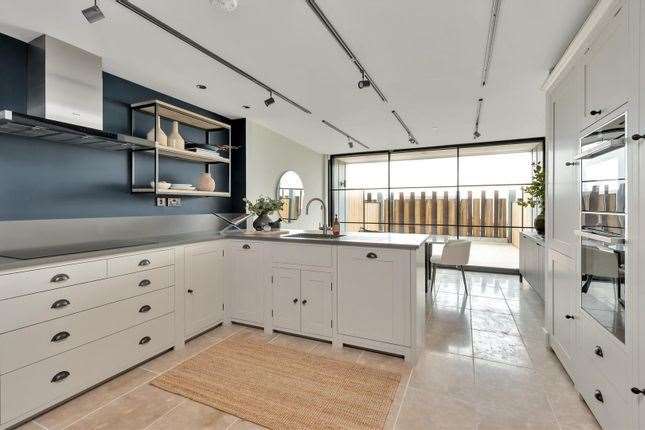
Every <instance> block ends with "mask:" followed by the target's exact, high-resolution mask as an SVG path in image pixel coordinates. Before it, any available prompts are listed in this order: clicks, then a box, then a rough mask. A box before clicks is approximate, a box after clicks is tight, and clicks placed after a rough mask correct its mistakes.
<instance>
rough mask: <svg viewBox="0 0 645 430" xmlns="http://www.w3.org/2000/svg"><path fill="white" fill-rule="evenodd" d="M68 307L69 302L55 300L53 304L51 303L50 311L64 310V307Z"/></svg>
mask: <svg viewBox="0 0 645 430" xmlns="http://www.w3.org/2000/svg"><path fill="white" fill-rule="evenodd" d="M69 305H71V303H70V301H69V300H67V299H60V300H56V301H55V302H54V303H52V305H51V308H52V309H61V308H64V307H66V306H69Z"/></svg>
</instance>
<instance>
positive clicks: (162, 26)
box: [116, 0, 311, 114]
mask: <svg viewBox="0 0 645 430" xmlns="http://www.w3.org/2000/svg"><path fill="white" fill-rule="evenodd" d="M116 2H117V3H118V4H120V5H121V6H123V7H125V8H126V9H128V10H130V11H131V12H133V13H135V14H136V15H139V16H140V17H141V18H143V19H145V20H146V21H148V22H149V23H151V24H154V25H155V26H157V27H159V28H160V29H162V30H164V31H165V32H167V33H169V34H171V35H172V36H174V37H176V38H177V39H179V40H181V41H182V42H184V43H186V44H187V45H189V46H192V47H193V48H195V49H196V50H198V51H199V52H201V53H202V54H204V55H206V56H207V57H210V58H211V59H213V60H215V61H217V62H218V63H220V64H221V65H223V66H224V67H227V68H228V69H230V70H232V71H233V72H235V73H237V74H238V75H240V76H242V77H243V78H246V79H248V80H249V81H251V82H253V83H254V84H256V85H257V86H259V87H262V88H264V89H265V90H266V91H268V92H269V93H271V94H272V95H275V96H277V97H279V98H281V99H282V100H284V101H285V102H287V103H289V104H290V105H292V106H293V107H295V108H297V109H300V110H301V111H303V112H304V113H307V114H311V111H310V110H309V109H307V108H306V107H304V106H302V105H300V104H298V103H296V102H295V101H293V100H292V99H290V98H289V97H287V96H286V95H284V94H282V93H281V92H279V91H276V90H275V89H274V88H272V87H270V86H269V85H267V84H265V83H264V82H262V81H260V80H259V79H257V78H255V77H254V76H252V75H250V74H249V73H247V72H245V71H244V70H242V69H240V68H239V67H237V66H236V65H235V64H233V63H231V62H229V61H227V60H225V59H224V58H222V57H220V56H219V55H217V54H215V53H214V52H213V51H211V50H209V49H208V48H206V47H204V46H203V45H200V44H199V43H197V42H196V41H194V40H193V39H191V38H189V37H188V36H186V35H185V34H183V33H181V32H180V31H178V30H176V29H175V28H173V27H171V26H170V25H168V24H166V23H165V22H163V21H161V20H159V19H157V18H156V17H154V16H153V15H151V14H149V13H148V12H146V11H145V10H143V9H141V8H140V7H138V6H135V5H134V4H132V3H131V2H129V1H128V0H116Z"/></svg>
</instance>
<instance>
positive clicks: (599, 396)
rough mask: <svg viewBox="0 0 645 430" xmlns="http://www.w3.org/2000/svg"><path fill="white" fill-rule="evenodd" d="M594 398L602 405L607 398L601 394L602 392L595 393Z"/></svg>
mask: <svg viewBox="0 0 645 430" xmlns="http://www.w3.org/2000/svg"><path fill="white" fill-rule="evenodd" d="M593 396H594V398H595V399H596V400H598V401H599V402H600V403H605V398H604V397H603V396H602V393H601V392H600V390H596V391H594V393H593Z"/></svg>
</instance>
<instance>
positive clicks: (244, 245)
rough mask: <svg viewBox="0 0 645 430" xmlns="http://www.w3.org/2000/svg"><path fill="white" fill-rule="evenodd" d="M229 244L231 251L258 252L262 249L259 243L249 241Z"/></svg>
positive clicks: (236, 241)
mask: <svg viewBox="0 0 645 430" xmlns="http://www.w3.org/2000/svg"><path fill="white" fill-rule="evenodd" d="M230 243H231V245H230V246H231V250H244V251H245V250H251V249H256V250H259V249H260V248H261V247H262V244H261V243H260V242H252V241H250V240H232V241H231V242H230Z"/></svg>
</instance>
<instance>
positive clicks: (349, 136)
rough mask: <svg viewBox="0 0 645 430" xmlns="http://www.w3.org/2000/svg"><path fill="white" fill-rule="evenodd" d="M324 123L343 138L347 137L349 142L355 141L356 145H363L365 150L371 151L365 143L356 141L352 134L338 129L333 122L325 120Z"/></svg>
mask: <svg viewBox="0 0 645 430" xmlns="http://www.w3.org/2000/svg"><path fill="white" fill-rule="evenodd" d="M322 123H323V124H325V125H326V126H327V127H329V128H331V129H332V130H334V131H336V132H337V133H340V134H342V135H343V136H345V137H346V138H347V139H348V141H349V142H352V141H353V142H355V143H358V144H359V145H361V146H362V147H363V148H365V149H370V147H369V146H367V145H365V144H364V143H362V142H361V141H360V140H358V139H356V138H355V137H352V136H351V135H350V134H347V133H345V132H344V131H343V130H341V129H340V128H338V127H336V126H335V125H334V124H332V123H331V122H329V121H327V120H324V119H323V120H322ZM349 147H350V148H351V147H352V145H349Z"/></svg>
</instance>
